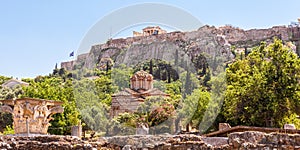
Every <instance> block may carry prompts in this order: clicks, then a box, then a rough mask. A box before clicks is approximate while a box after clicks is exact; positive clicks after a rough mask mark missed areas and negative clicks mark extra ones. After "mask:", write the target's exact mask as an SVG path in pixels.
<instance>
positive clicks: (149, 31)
mask: <svg viewBox="0 0 300 150" xmlns="http://www.w3.org/2000/svg"><path fill="white" fill-rule="evenodd" d="M164 33H167V31H166V30H163V29H161V28H160V27H159V26H156V27H146V28H144V29H143V32H142V33H140V32H137V31H133V37H137V36H149V35H157V34H164Z"/></svg>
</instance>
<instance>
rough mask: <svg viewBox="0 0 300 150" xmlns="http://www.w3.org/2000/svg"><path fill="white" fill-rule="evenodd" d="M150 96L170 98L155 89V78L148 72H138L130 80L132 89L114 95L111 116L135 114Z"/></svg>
mask: <svg viewBox="0 0 300 150" xmlns="http://www.w3.org/2000/svg"><path fill="white" fill-rule="evenodd" d="M149 96H162V97H169V95H168V94H166V93H164V92H162V91H160V90H159V89H156V88H153V76H152V75H151V74H149V73H147V72H146V71H138V72H136V73H135V74H134V75H133V76H132V77H131V79H130V88H125V89H124V90H123V91H120V92H118V93H115V94H113V95H112V105H111V109H110V116H111V117H114V116H117V115H119V114H120V113H125V112H129V113H132V112H135V111H136V110H137V108H138V106H139V105H140V104H142V103H143V102H144V100H145V99H146V98H147V97H149Z"/></svg>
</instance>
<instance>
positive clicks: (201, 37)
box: [61, 25, 299, 70]
mask: <svg viewBox="0 0 300 150" xmlns="http://www.w3.org/2000/svg"><path fill="white" fill-rule="evenodd" d="M297 29H299V27H297ZM291 31H292V30H291V28H289V27H288V26H274V27H272V28H268V29H250V30H243V29H240V28H237V27H233V26H230V25H226V26H223V27H218V28H217V27H214V26H208V25H206V26H202V27H200V28H199V29H198V30H196V31H192V32H179V31H177V32H170V33H165V34H157V35H149V36H135V37H128V38H125V39H123V38H120V39H112V40H109V41H107V42H106V43H104V44H98V45H93V46H92V47H91V49H90V51H89V53H86V54H81V55H79V56H78V57H77V59H76V60H74V61H69V62H62V63H61V67H62V68H65V69H66V70H73V69H74V66H76V65H80V66H83V67H86V68H89V69H91V68H93V67H95V64H99V63H101V60H103V59H107V58H110V59H112V60H113V61H114V62H115V63H124V64H126V65H132V64H135V63H137V61H138V60H147V59H149V58H156V59H164V60H174V55H173V54H174V53H175V50H176V49H177V50H178V51H181V52H184V53H185V54H187V55H188V56H189V58H190V59H191V60H194V59H197V57H199V56H200V55H201V54H203V53H206V54H207V55H206V56H208V57H222V58H225V59H227V60H226V61H231V60H232V59H233V58H234V56H233V54H232V52H231V48H232V47H235V48H236V50H237V51H239V52H244V51H245V50H247V49H250V48H252V47H254V46H257V45H259V44H260V43H261V42H262V41H265V42H267V43H269V42H271V41H273V38H274V37H277V38H279V39H282V40H283V41H284V42H288V41H292V40H293V41H297V39H294V38H292V37H291ZM295 31H296V32H297V31H298V30H295ZM295 34H298V32H297V33H295ZM296 45H297V44H296ZM293 49H294V50H295V51H296V47H295V46H294V47H293ZM298 49H299V47H298ZM297 51H299V50H297Z"/></svg>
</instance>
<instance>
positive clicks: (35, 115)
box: [0, 98, 64, 135]
mask: <svg viewBox="0 0 300 150" xmlns="http://www.w3.org/2000/svg"><path fill="white" fill-rule="evenodd" d="M1 102H2V104H3V105H2V106H1V109H0V110H1V111H2V112H7V113H11V114H12V115H13V126H14V130H15V134H16V135H29V134H47V130H48V127H49V126H50V123H49V121H50V120H52V119H53V118H52V117H51V116H52V115H53V114H56V113H62V112H63V111H64V109H63V108H62V107H61V105H62V104H63V102H59V101H52V100H42V99H33V98H22V99H15V100H1Z"/></svg>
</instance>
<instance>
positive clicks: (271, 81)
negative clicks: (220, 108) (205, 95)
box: [223, 39, 300, 127]
mask: <svg viewBox="0 0 300 150" xmlns="http://www.w3.org/2000/svg"><path fill="white" fill-rule="evenodd" d="M226 73H227V82H228V86H227V91H226V98H225V103H224V112H223V114H224V117H225V118H226V120H227V121H230V123H231V124H232V125H238V124H243V125H254V126H265V127H282V124H283V120H284V118H286V117H289V116H291V115H292V114H293V113H296V112H297V113H298V114H299V108H300V103H299V96H300V93H299V75H300V60H299V58H298V57H297V55H296V54H295V53H294V52H293V51H292V50H290V49H289V48H287V47H285V46H284V45H283V44H282V42H281V41H280V40H277V39H275V40H274V43H272V44H270V45H268V46H266V44H262V45H261V46H259V47H256V48H254V49H253V50H252V52H251V53H250V54H249V55H248V56H247V57H246V58H245V59H243V60H237V61H236V62H234V63H233V64H231V65H229V68H227V71H226ZM285 120H286V119H285Z"/></svg>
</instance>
